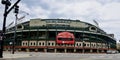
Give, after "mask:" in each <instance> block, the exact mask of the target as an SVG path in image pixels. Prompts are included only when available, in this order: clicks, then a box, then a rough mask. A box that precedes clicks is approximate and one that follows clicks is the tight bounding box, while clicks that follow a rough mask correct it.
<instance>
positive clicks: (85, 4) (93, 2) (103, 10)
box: [0, 0, 120, 40]
mask: <svg viewBox="0 0 120 60" xmlns="http://www.w3.org/2000/svg"><path fill="white" fill-rule="evenodd" d="M15 1H17V0H11V2H12V3H14V2H15ZM19 6H20V13H19V16H18V17H22V16H24V15H26V13H29V15H26V18H25V20H24V21H27V20H29V19H31V18H62V19H63V18H64V19H73V20H76V19H79V20H81V21H85V22H88V23H91V24H95V23H94V22H93V20H96V21H97V22H98V23H99V26H100V28H101V29H103V30H104V31H105V32H107V33H108V34H109V33H114V34H115V38H116V39H117V40H120V37H119V36H120V30H119V29H120V26H119V24H120V0H21V2H20V3H19ZM3 11H4V5H2V4H0V29H2V21H3ZM14 15H15V14H14V13H13V11H11V12H10V14H9V15H8V17H7V25H8V24H10V22H12V21H14V20H15V16H14Z"/></svg>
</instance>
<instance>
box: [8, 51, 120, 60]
mask: <svg viewBox="0 0 120 60" xmlns="http://www.w3.org/2000/svg"><path fill="white" fill-rule="evenodd" d="M21 54H23V53H21ZM25 54H29V55H30V57H24V58H14V59H13V60H120V54H80V53H40V52H37V53H36V52H30V53H29V52H27V53H25ZM8 60H11V59H8Z"/></svg>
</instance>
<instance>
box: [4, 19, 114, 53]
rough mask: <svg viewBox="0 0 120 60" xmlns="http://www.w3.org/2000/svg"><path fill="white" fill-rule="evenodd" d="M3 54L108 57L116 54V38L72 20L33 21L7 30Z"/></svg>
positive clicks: (88, 24) (84, 23)
mask: <svg viewBox="0 0 120 60" xmlns="http://www.w3.org/2000/svg"><path fill="white" fill-rule="evenodd" d="M5 34H6V39H5V40H4V50H5V51H10V50H11V48H12V46H13V45H12V44H13V42H15V47H14V48H15V51H26V52H53V53H106V51H107V50H116V40H115V38H114V35H113V34H107V33H106V32H105V31H103V30H102V29H100V28H99V27H98V26H96V25H92V24H90V23H87V22H83V21H80V20H70V19H30V20H29V21H27V22H23V23H19V24H17V25H16V39H14V34H15V26H12V27H9V28H7V29H6V33H5Z"/></svg>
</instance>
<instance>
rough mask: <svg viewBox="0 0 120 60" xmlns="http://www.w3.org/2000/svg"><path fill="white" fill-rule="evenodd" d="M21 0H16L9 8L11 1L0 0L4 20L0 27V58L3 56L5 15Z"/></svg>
mask: <svg viewBox="0 0 120 60" xmlns="http://www.w3.org/2000/svg"><path fill="white" fill-rule="evenodd" d="M20 1H21V0H17V1H16V2H15V3H14V5H13V6H11V8H10V9H9V7H10V5H11V2H10V0H1V3H2V4H3V5H5V11H4V15H3V16H4V20H3V28H2V40H0V43H1V45H0V58H3V45H4V44H3V43H4V40H5V30H6V18H7V15H8V14H9V13H10V11H11V10H12V9H13V8H14V7H15V6H16V5H17V4H18V3H19V2H20Z"/></svg>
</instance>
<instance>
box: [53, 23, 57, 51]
mask: <svg viewBox="0 0 120 60" xmlns="http://www.w3.org/2000/svg"><path fill="white" fill-rule="evenodd" d="M55 24H56V25H55V30H56V33H55V34H56V35H55V46H56V45H57V43H56V36H57V34H58V32H57V22H55ZM54 52H55V53H56V52H57V49H56V48H55V50H54Z"/></svg>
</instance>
